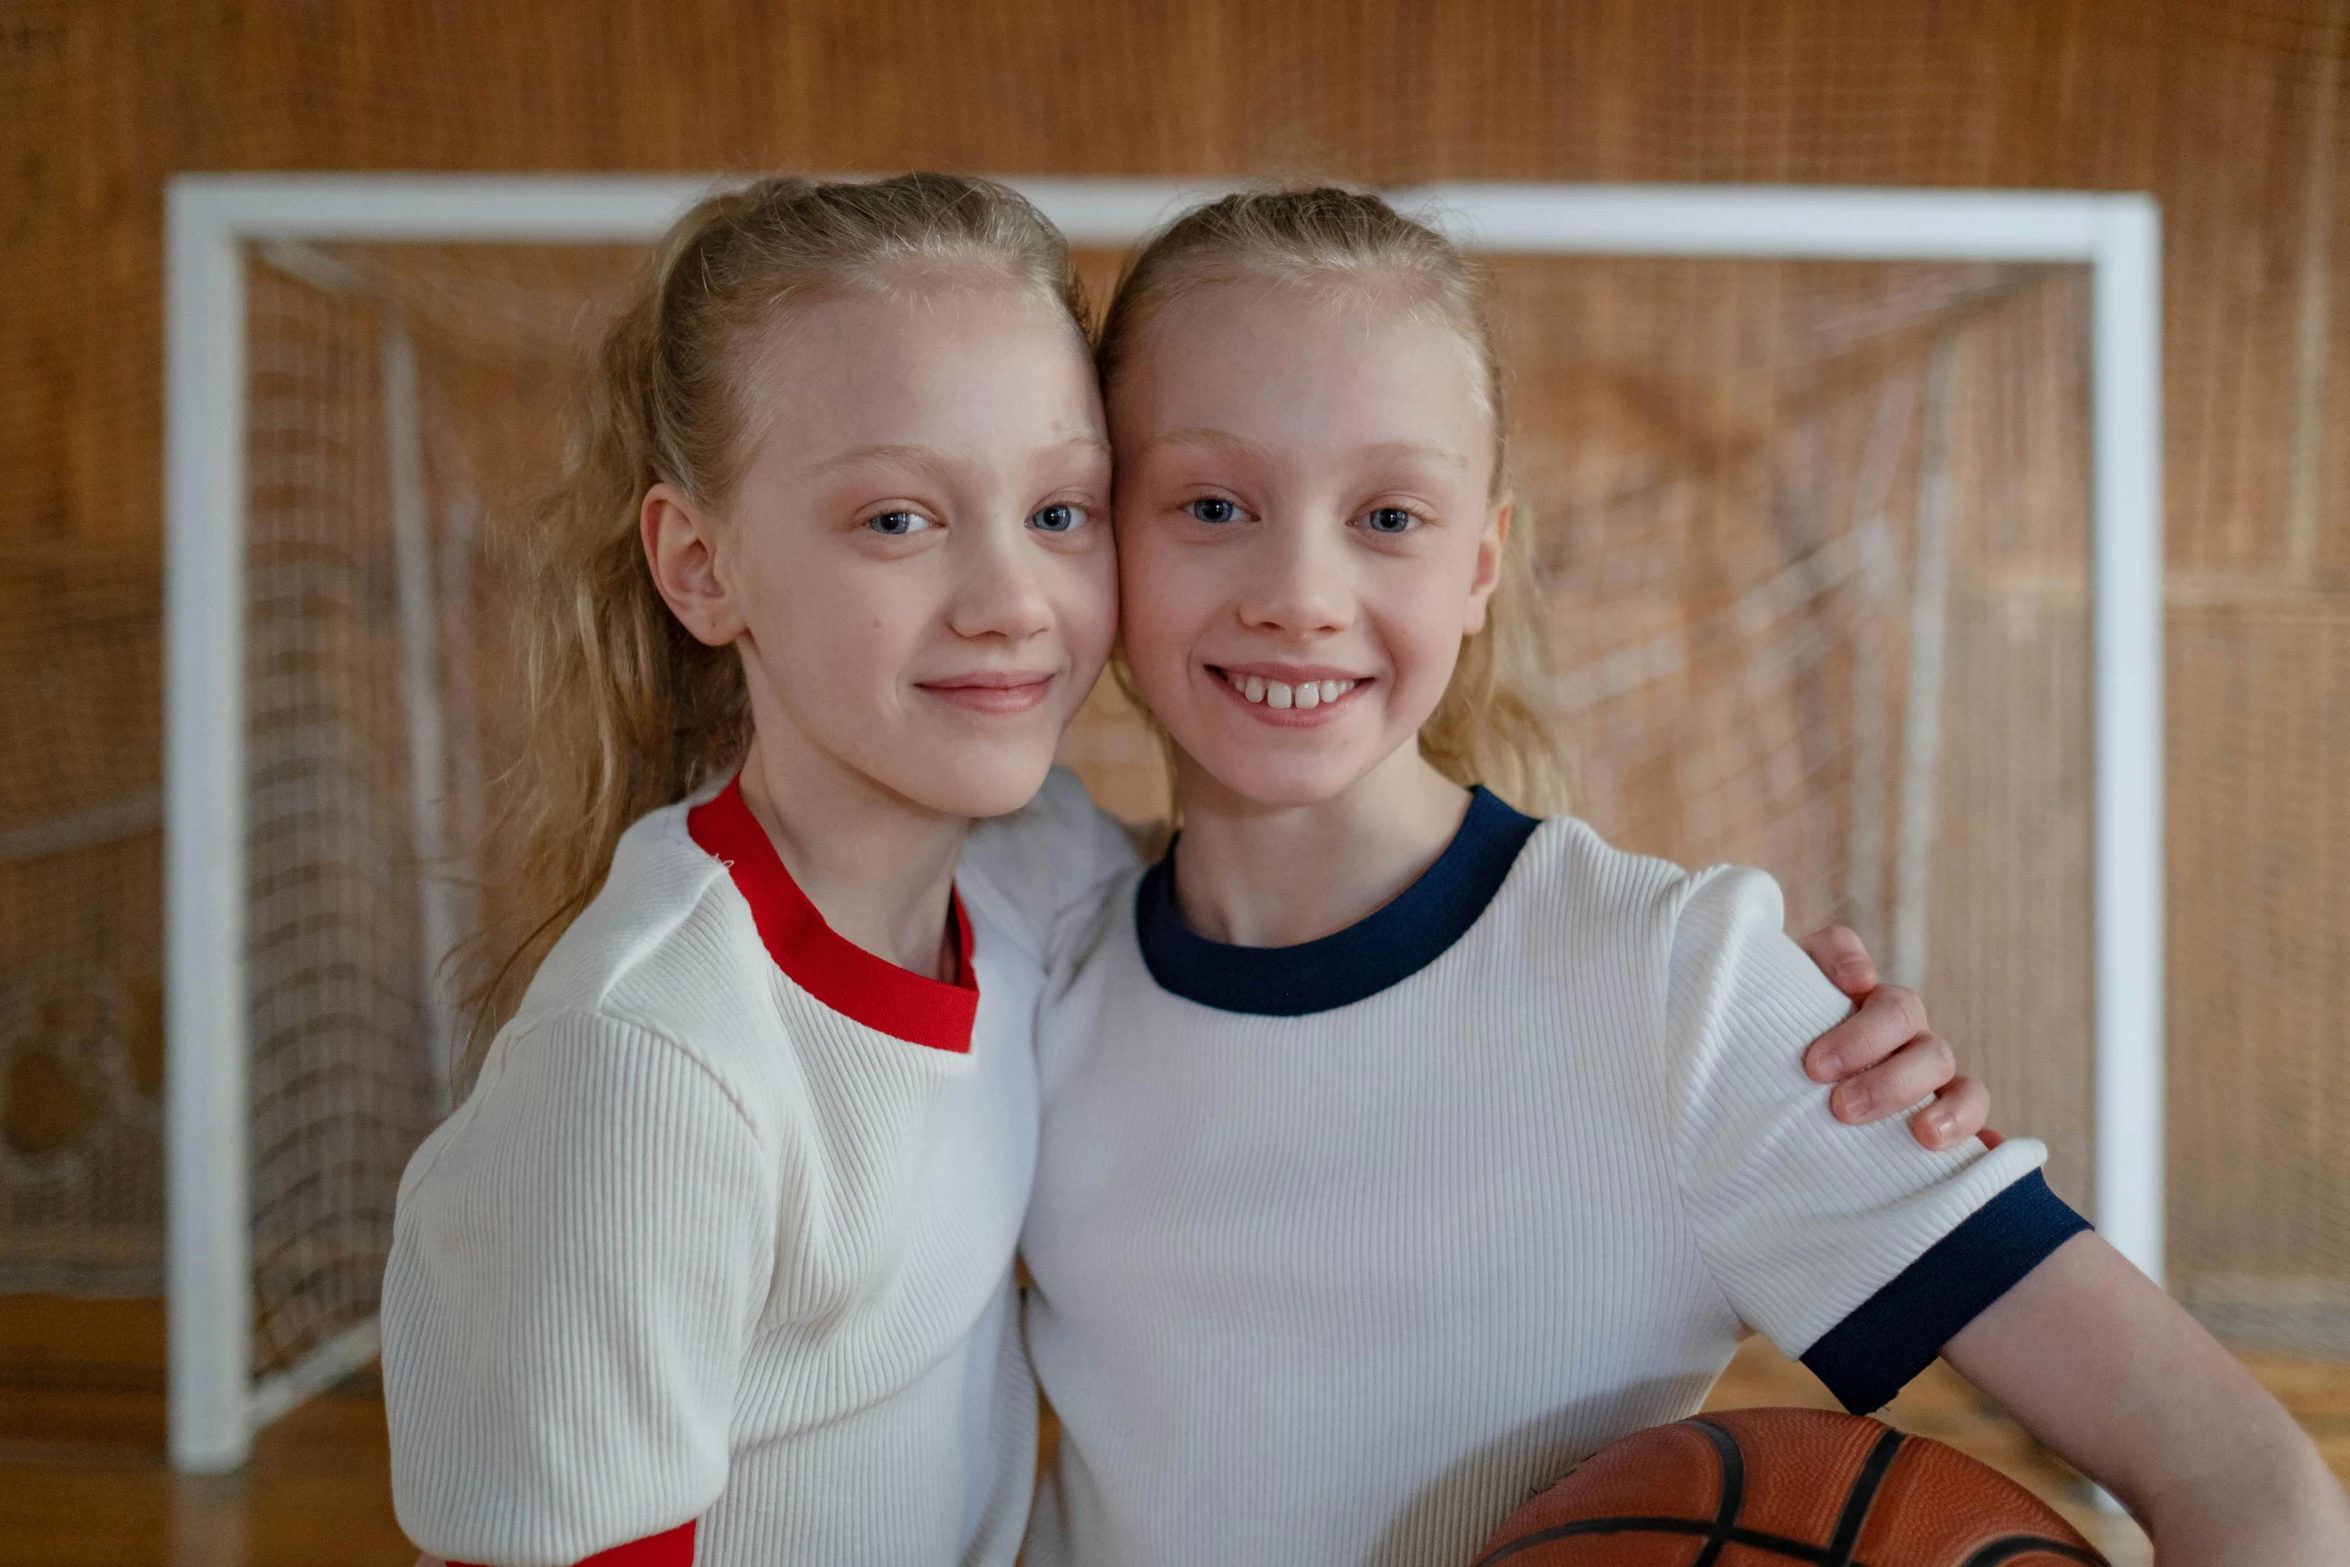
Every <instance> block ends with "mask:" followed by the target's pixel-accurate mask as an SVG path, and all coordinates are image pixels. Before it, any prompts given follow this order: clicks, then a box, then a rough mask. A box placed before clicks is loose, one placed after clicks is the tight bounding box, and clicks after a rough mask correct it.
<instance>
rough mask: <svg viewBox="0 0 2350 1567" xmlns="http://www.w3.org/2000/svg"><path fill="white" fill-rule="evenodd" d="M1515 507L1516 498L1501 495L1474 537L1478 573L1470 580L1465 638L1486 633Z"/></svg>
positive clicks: (1463, 630) (1464, 629) (1499, 583)
mask: <svg viewBox="0 0 2350 1567" xmlns="http://www.w3.org/2000/svg"><path fill="white" fill-rule="evenodd" d="M1517 504H1518V498H1517V497H1516V496H1515V495H1504V496H1503V497H1502V498H1501V499H1500V500H1497V501H1495V502H1494V503H1493V506H1492V509H1491V510H1489V511H1487V512H1486V514H1485V531H1484V532H1483V533H1481V534H1479V535H1478V536H1477V572H1476V575H1475V576H1473V577H1471V578H1470V579H1469V612H1468V619H1467V621H1466V623H1464V624H1463V625H1462V627H1461V635H1462V636H1464V637H1473V636H1475V635H1476V634H1477V633H1478V632H1480V631H1483V630H1484V629H1485V610H1486V606H1487V605H1489V604H1491V603H1492V602H1493V590H1494V589H1495V588H1497V587H1499V586H1500V585H1501V563H1502V560H1503V559H1504V557H1505V556H1506V555H1507V554H1508V550H1509V542H1510V517H1511V514H1512V513H1513V512H1514V511H1515V510H1516V509H1517Z"/></svg>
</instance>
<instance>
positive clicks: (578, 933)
mask: <svg viewBox="0 0 2350 1567" xmlns="http://www.w3.org/2000/svg"><path fill="white" fill-rule="evenodd" d="M690 803H691V802H685V803H680V804H677V805H671V806H664V807H663V808H662V809H660V810H657V811H654V812H651V813H649V814H648V815H646V816H644V817H642V818H640V819H639V820H638V821H637V822H636V823H635V824H634V825H632V826H631V827H630V828H629V829H628V831H627V832H626V833H624V834H623V835H622V836H621V839H620V844H619V847H618V849H617V850H616V851H615V853H614V854H613V857H612V869H611V871H610V873H609V874H607V875H606V877H605V879H604V885H603V887H602V888H601V889H600V890H599V891H598V892H597V893H596V896H595V898H594V900H593V901H591V902H590V903H589V904H588V906H587V907H586V908H585V909H583V910H582V911H581V912H580V915H579V917H578V918H577V919H576V920H574V921H572V923H571V925H570V927H569V928H568V929H566V930H565V931H564V933H563V935H562V937H561V939H559V940H558V941H557V942H556V943H555V945H554V947H553V949H552V950H550V951H549V952H548V954H547V956H546V959H545V961H544V962H542V963H541V964H540V965H539V970H538V973H537V974H535V975H534V976H532V979H531V984H530V988H529V991H528V992H527V993H526V994H525V995H524V997H523V1001H522V1006H521V1007H520V1009H519V1010H518V1011H517V1012H516V1014H515V1016H514V1019H513V1021H512V1022H510V1023H508V1024H507V1025H506V1027H505V1028H504V1029H502V1030H501V1031H500V1032H499V1035H498V1038H497V1040H496V1041H495V1042H494V1043H493V1044H492V1046H491V1049H490V1055H489V1058H488V1059H487V1060H486V1061H485V1062H484V1064H483V1078H484V1080H485V1083H486V1082H487V1080H488V1079H489V1078H490V1077H491V1075H492V1074H493V1072H494V1071H497V1070H500V1069H502V1068H509V1067H511V1066H512V1065H513V1064H514V1063H516V1062H517V1061H519V1060H521V1059H522V1058H525V1057H537V1056H540V1055H543V1054H547V1053H549V1052H551V1051H552V1052H554V1053H555V1054H559V1055H560V1057H561V1060H560V1063H559V1070H560V1071H562V1072H564V1073H570V1074H580V1073H601V1072H608V1071H619V1070H626V1069H628V1067H627V1064H628V1063H630V1062H633V1061H635V1060H637V1059H638V1058H640V1057H641V1056H643V1055H644V1054H645V1053H646V1052H657V1053H667V1054H672V1055H675V1056H677V1057H679V1058H681V1059H683V1060H687V1061H690V1062H692V1063H693V1065H694V1066H695V1068H696V1069H697V1070H698V1071H699V1072H700V1073H702V1074H703V1075H704V1076H705V1077H707V1078H708V1079H709V1080H710V1081H711V1082H712V1083H713V1084H715V1085H716V1086H717V1087H718V1089H719V1090H720V1091H721V1092H722V1093H724V1094H725V1095H726V1096H727V1097H728V1098H729V1099H731V1100H732V1101H734V1102H736V1103H738V1104H746V1103H747V1102H749V1101H751V1100H755V1099H757V1098H758V1097H760V1095H759V1093H758V1091H757V1088H756V1084H757V1082H758V1081H759V1080H761V1079H762V1078H763V1077H764V1076H765V1075H766V1074H767V1071H768V1067H769V1065H770V1064H771V1063H772V1059H773V1057H774V1054H775V1052H774V1051H773V1049H772V1041H773V1036H774V1030H775V1028H776V1026H777V1022H778V1014H777V1008H776V1001H775V997H774V993H773V985H772V984H771V982H770V981H769V969H770V966H771V965H770V963H769V960H768V958H767V955H766V948H765V947H764V946H763V945H762V944H761V942H760V940H759V931H758V926H757V924H756V922H755V921H754V920H753V919H752V917H751V911H750V905H749V904H748V903H746V902H745V901H744V900H743V896H742V893H741V892H740V891H739V890H738V889H737V888H736V887H735V885H734V882H733V879H732V878H731V877H730V876H729V875H728V874H727V868H726V866H725V865H724V863H722V862H721V861H719V860H717V859H714V858H712V857H711V856H710V855H709V854H708V853H706V852H705V851H704V850H703V849H702V848H701V847H700V845H698V844H696V843H695V842H694V841H693V839H692V838H691V837H690V836H689V835H688V833H687V831H686V823H685V817H686V811H687V808H688V805H689V804H690ZM557 1039H560V1040H562V1041H563V1044H562V1046H561V1047H560V1049H559V1050H557V1049H556V1047H554V1046H553V1045H552V1044H551V1043H550V1042H551V1041H553V1040H557Z"/></svg>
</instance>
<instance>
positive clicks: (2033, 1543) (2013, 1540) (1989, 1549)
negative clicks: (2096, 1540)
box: [1966, 1534, 2105, 1567]
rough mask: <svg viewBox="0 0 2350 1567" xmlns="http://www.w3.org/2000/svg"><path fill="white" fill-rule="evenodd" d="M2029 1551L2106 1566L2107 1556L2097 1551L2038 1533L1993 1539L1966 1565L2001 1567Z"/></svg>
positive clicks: (1969, 1559) (1970, 1558) (2094, 1566)
mask: <svg viewBox="0 0 2350 1567" xmlns="http://www.w3.org/2000/svg"><path fill="white" fill-rule="evenodd" d="M2027 1551H2042V1552H2045V1553H2046V1554H2048V1555H2050V1556H2061V1557H2063V1558H2064V1559H2065V1560H2066V1561H2068V1562H2087V1563H2089V1564H2090V1567H2105V1558H2104V1557H2102V1556H2100V1555H2098V1554H2097V1553H2096V1552H2095V1551H2084V1550H2082V1549H2081V1548H2080V1547H2079V1546H2077V1545H2067V1544H2065V1543H2064V1542H2063V1541H2062V1540H2050V1539H2046V1538H2044V1537H2042V1536H2040V1535H2037V1534H2011V1535H2009V1536H2008V1537H2007V1538H2006V1539H2004V1540H1993V1541H1992V1542H1991V1543H1990V1544H1989V1545H1986V1546H1984V1547H1983V1548H1982V1549H1981V1550H1979V1551H1977V1552H1975V1554H1974V1555H1972V1556H1970V1557H1968V1558H1967V1559H1966V1567H1999V1564H2000V1563H2001V1562H2011V1561H2014V1560H2015V1559H2016V1558H2017V1557H2019V1556H2021V1555H2023V1554H2024V1553H2025V1552H2027Z"/></svg>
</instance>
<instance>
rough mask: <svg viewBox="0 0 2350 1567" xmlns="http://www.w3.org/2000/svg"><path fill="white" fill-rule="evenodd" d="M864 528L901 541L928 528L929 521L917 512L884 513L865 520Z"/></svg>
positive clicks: (878, 513)
mask: <svg viewBox="0 0 2350 1567" xmlns="http://www.w3.org/2000/svg"><path fill="white" fill-rule="evenodd" d="M865 526H866V527H868V528H871V529H872V530H873V531H874V532H875V533H879V534H883V535H885V536H887V537H889V538H893V539H902V538H904V537H905V536H906V535H907V534H909V533H920V532H921V531H922V530H923V529H925V528H927V527H929V526H930V519H929V518H927V517H925V516H923V515H922V514H921V513H920V512H918V511H885V512H877V513H875V514H874V515H873V516H870V517H868V518H866V519H865Z"/></svg>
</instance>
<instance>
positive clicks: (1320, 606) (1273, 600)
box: [1239, 519, 1354, 637]
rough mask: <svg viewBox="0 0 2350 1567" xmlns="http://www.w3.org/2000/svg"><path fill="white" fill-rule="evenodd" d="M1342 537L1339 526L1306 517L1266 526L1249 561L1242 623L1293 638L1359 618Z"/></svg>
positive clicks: (1342, 627) (1241, 604) (1338, 627)
mask: <svg viewBox="0 0 2350 1567" xmlns="http://www.w3.org/2000/svg"><path fill="white" fill-rule="evenodd" d="M1338 535H1339V530H1338V529H1337V528H1334V527H1329V526H1325V525H1321V524H1319V523H1318V522H1315V521H1307V520H1302V519H1301V520H1295V521H1292V520H1286V519H1284V520H1281V521H1277V522H1275V523H1274V524H1273V525H1272V526H1270V527H1267V528H1265V529H1264V530H1263V532H1262V534H1261V535H1260V542H1259V544H1258V546H1257V548H1256V549H1255V550H1253V551H1251V552H1250V553H1251V555H1252V556H1253V557H1254V558H1252V559H1251V560H1249V561H1248V562H1247V564H1246V569H1247V572H1248V577H1247V580H1246V581H1245V582H1244V583H1243V584H1242V590H1241V595H1240V602H1239V612H1240V621H1241V624H1242V625H1244V626H1247V627H1248V628H1249V629H1250V630H1252V631H1271V632H1275V633H1278V634H1280V635H1284V636H1292V637H1304V636H1315V635H1320V634H1324V633H1328V632H1333V631H1343V630H1345V629H1346V628H1347V626H1348V625H1349V624H1350V623H1351V622H1352V620H1353V618H1354V594H1353V593H1352V592H1351V591H1349V589H1348V587H1347V580H1346V560H1345V554H1344V550H1343V548H1342V545H1343V540H1342V539H1341V538H1340V537H1339V536H1338Z"/></svg>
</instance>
